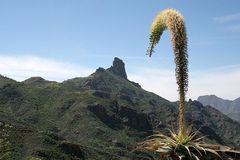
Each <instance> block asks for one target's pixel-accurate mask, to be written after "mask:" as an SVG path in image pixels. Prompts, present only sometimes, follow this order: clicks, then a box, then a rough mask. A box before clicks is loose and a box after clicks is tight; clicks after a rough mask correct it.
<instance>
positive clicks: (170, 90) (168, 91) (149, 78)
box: [128, 65, 240, 101]
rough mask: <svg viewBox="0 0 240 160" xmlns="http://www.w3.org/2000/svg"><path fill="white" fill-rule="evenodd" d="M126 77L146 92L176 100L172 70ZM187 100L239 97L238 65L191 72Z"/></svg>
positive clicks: (143, 72)
mask: <svg viewBox="0 0 240 160" xmlns="http://www.w3.org/2000/svg"><path fill="white" fill-rule="evenodd" d="M139 70H141V72H136V73H134V74H130V75H129V76H128V77H129V78H130V79H131V80H133V81H136V82H139V84H140V85H141V86H142V87H143V88H144V89H146V90H148V91H152V92H154V93H156V94H158V95H160V96H161V97H164V98H166V99H168V100H172V101H176V100H177V99H178V94H177V85H176V80H175V75H174V74H175V73H174V70H161V69H139ZM189 74H190V78H189V91H188V94H187V98H192V99H197V97H198V96H200V95H209V94H215V95H217V96H220V97H223V98H226V99H235V98H237V97H240V87H239V82H240V65H236V66H225V67H221V68H217V69H213V70H207V71H204V72H197V71H195V72H194V71H191V72H190V73H189Z"/></svg>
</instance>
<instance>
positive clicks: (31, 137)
mask: <svg viewBox="0 0 240 160" xmlns="http://www.w3.org/2000/svg"><path fill="white" fill-rule="evenodd" d="M112 66H114V65H112ZM121 69H124V70H125V67H123V68H121ZM123 73H124V72H123ZM37 79H39V78H37ZM48 82H51V81H48ZM136 84H137V83H135V82H131V81H129V80H128V79H126V77H125V76H123V75H121V74H120V75H119V72H112V70H109V69H103V68H98V69H97V70H96V72H94V73H93V74H91V75H90V76H88V77H77V78H72V79H69V80H66V81H63V82H62V83H57V82H53V83H45V81H42V79H41V78H40V82H39V81H38V82H37V85H35V84H34V85H32V84H26V83H25V82H16V81H9V82H8V83H5V84H3V85H2V86H0V132H4V135H5V133H6V135H9V137H0V139H1V138H5V139H7V140H8V142H9V143H6V144H8V146H7V148H6V150H8V152H0V156H2V157H4V156H5V157H7V158H8V159H9V158H10V159H11V158H12V159H14V158H15V159H19V160H21V159H27V158H33V157H35V158H41V159H43V160H44V159H56V160H58V159H62V160H70V159H74V158H75V159H89V160H94V159H96V160H98V159H106V160H108V159H109V160H110V159H134V160H140V159H142V158H144V157H148V159H152V160H153V159H154V156H155V155H154V154H151V153H148V152H132V151H133V150H134V149H135V148H136V147H137V143H138V142H141V141H143V140H145V139H146V137H148V136H150V135H152V134H153V133H156V132H159V131H161V132H163V133H167V131H168V128H173V129H176V128H177V119H178V117H177V115H178V107H177V103H173V102H170V101H168V100H166V99H164V98H162V97H160V96H158V95H156V94H154V93H151V92H148V91H145V90H143V89H142V88H141V87H140V85H136ZM187 104H188V105H187V121H188V124H190V125H191V127H192V128H193V130H198V129H199V132H200V135H208V138H206V141H211V142H214V143H218V144H224V145H229V146H231V147H233V148H235V147H236V148H240V124H239V123H237V122H236V121H233V120H231V119H230V118H228V117H227V116H225V115H223V114H222V113H220V112H219V111H218V110H216V109H214V108H212V107H209V106H208V107H204V106H203V105H202V104H201V103H200V102H197V101H189V102H187ZM9 126H11V127H9ZM2 135H3V134H2ZM16 144H17V145H16ZM49 157H51V158H49Z"/></svg>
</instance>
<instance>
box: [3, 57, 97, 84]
mask: <svg viewBox="0 0 240 160" xmlns="http://www.w3.org/2000/svg"><path fill="white" fill-rule="evenodd" d="M92 72H93V70H92V69H88V68H84V67H79V66H74V65H71V64H70V63H66V62H60V61H55V60H51V59H46V58H41V57H35V56H21V57H17V56H0V74H2V75H4V76H7V77H10V78H13V79H15V80H18V81H23V80H25V79H27V78H29V77H33V76H41V77H43V78H45V79H48V80H55V81H63V80H66V79H69V78H73V77H84V76H88V75H89V74H91V73H92Z"/></svg>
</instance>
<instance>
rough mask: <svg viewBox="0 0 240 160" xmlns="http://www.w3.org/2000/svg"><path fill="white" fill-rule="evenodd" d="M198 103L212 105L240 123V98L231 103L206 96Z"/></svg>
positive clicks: (213, 96)
mask: <svg viewBox="0 0 240 160" xmlns="http://www.w3.org/2000/svg"><path fill="white" fill-rule="evenodd" d="M198 101H199V102H201V103H203V104H204V105H210V106H212V107H214V108H216V109H218V110H219V111H221V112H222V113H224V114H226V115H228V116H229V117H230V118H232V119H234V120H237V121H238V122H240V98H237V99H235V100H233V101H230V100H225V99H222V98H219V97H217V96H215V95H206V96H200V97H198Z"/></svg>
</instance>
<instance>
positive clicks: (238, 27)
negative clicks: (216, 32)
mask: <svg viewBox="0 0 240 160" xmlns="http://www.w3.org/2000/svg"><path fill="white" fill-rule="evenodd" d="M225 30H226V31H231V32H240V24H236V25H231V26H227V27H225Z"/></svg>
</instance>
